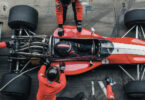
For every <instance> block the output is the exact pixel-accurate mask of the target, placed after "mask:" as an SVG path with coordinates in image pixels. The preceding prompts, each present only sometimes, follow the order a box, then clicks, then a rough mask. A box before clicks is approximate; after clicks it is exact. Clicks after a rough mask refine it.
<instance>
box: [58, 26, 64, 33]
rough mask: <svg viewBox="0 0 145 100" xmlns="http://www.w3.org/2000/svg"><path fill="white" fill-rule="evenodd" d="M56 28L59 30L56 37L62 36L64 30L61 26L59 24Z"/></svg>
mask: <svg viewBox="0 0 145 100" xmlns="http://www.w3.org/2000/svg"><path fill="white" fill-rule="evenodd" d="M58 27H59V29H58V35H59V36H63V35H64V30H63V27H62V24H59V25H58Z"/></svg>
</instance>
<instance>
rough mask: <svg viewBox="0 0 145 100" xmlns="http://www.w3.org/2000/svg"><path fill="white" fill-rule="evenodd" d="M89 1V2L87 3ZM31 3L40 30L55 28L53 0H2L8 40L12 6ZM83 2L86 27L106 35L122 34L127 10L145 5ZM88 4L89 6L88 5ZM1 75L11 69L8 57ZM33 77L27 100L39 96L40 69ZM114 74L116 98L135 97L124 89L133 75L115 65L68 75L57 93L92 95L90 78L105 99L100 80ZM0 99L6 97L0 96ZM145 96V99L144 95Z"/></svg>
mask: <svg viewBox="0 0 145 100" xmlns="http://www.w3.org/2000/svg"><path fill="white" fill-rule="evenodd" d="M86 3H88V5H85V4H86ZM22 4H23V5H24V4H25V5H30V6H32V7H34V8H36V9H37V10H38V11H39V25H38V29H37V34H47V35H51V34H52V33H53V31H54V30H55V28H56V27H57V24H56V17H55V8H54V6H55V4H54V0H0V21H3V22H4V24H3V30H2V33H3V34H2V39H3V40H8V39H9V37H10V35H11V32H12V30H11V29H10V28H9V27H8V25H7V22H8V21H7V20H8V13H9V9H10V8H11V7H12V6H14V5H22ZM83 4H84V12H83V16H84V20H83V26H84V27H85V28H87V29H90V28H91V27H94V28H95V29H96V33H98V34H100V35H103V36H109V37H111V36H113V37H120V36H122V35H123V33H124V32H125V31H126V30H127V29H126V27H125V26H124V24H123V16H124V13H125V12H126V11H127V10H129V9H134V8H144V7H145V0H94V1H93V2H89V0H83ZM88 8H89V9H88ZM66 24H73V25H74V20H73V12H72V8H71V6H70V7H69V9H68V14H67V22H66ZM7 52H8V49H1V51H0V54H3V53H5V54H7ZM0 63H1V65H0V77H1V76H2V75H3V74H4V73H7V72H8V71H9V64H8V58H6V57H5V58H0ZM128 71H129V72H131V73H132V74H133V76H136V71H135V67H134V68H129V69H128ZM29 75H30V76H31V77H32V86H31V92H30V96H29V98H28V100H36V93H37V89H38V81H37V70H36V71H34V72H32V73H29ZM107 76H110V77H112V78H113V79H114V80H115V81H116V82H117V84H116V85H115V86H113V90H114V92H115V97H116V99H115V100H133V99H129V98H128V97H127V96H126V95H125V92H124V85H125V84H126V83H127V82H128V81H130V79H129V78H128V77H127V76H126V75H125V74H124V73H123V72H122V71H121V70H120V69H119V68H118V67H117V66H116V65H111V66H101V67H99V68H96V69H94V70H92V71H89V72H87V73H84V74H81V75H77V76H69V77H67V86H66V88H65V89H64V90H63V91H62V92H61V93H59V94H58V96H67V97H73V96H75V95H76V94H77V93H79V92H84V93H85V95H86V98H89V97H90V93H91V81H92V80H94V81H95V95H96V100H106V98H105V96H104V94H103V92H102V91H101V89H100V87H99V85H98V84H97V81H98V80H103V81H104V79H105V77H107ZM0 100H4V98H3V97H2V96H0ZM143 100H145V99H143Z"/></svg>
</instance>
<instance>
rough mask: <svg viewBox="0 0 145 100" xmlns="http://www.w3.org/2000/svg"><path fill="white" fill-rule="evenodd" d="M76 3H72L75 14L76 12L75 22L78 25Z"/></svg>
mask: <svg viewBox="0 0 145 100" xmlns="http://www.w3.org/2000/svg"><path fill="white" fill-rule="evenodd" d="M75 7H76V3H75V2H73V3H72V8H73V12H74V20H75V23H76V24H77V14H76V8H75Z"/></svg>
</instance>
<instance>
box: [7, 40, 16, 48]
mask: <svg viewBox="0 0 145 100" xmlns="http://www.w3.org/2000/svg"><path fill="white" fill-rule="evenodd" d="M6 44H7V47H8V48H12V47H14V45H15V43H14V41H8V42H6Z"/></svg>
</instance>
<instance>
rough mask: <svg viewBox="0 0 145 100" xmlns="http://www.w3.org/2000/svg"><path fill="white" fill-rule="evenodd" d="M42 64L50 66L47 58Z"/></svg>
mask: <svg viewBox="0 0 145 100" xmlns="http://www.w3.org/2000/svg"><path fill="white" fill-rule="evenodd" d="M44 65H46V67H47V68H48V67H50V61H49V60H46V61H45V62H44Z"/></svg>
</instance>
